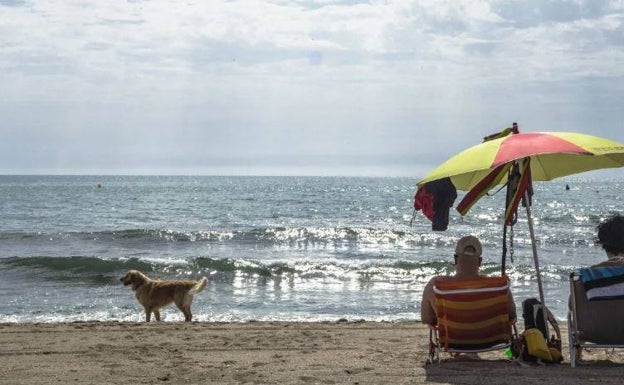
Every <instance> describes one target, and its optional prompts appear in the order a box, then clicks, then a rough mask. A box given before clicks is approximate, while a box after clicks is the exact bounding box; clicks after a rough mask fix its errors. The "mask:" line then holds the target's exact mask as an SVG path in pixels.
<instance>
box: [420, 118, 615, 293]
mask: <svg viewBox="0 0 624 385" xmlns="http://www.w3.org/2000/svg"><path fill="white" fill-rule="evenodd" d="M622 166H624V144H622V143H619V142H615V141H612V140H609V139H604V138H600V137H597V136H592V135H586V134H580V133H573V132H523V133H521V132H519V130H518V126H517V124H516V123H514V124H513V126H512V127H510V128H507V129H505V130H503V131H501V132H500V133H497V134H493V135H490V136H487V137H485V138H483V142H482V143H480V144H478V145H476V146H473V147H470V148H468V149H466V150H464V151H462V152H460V153H459V154H457V155H455V156H453V157H451V158H450V159H448V160H447V161H446V162H444V163H442V164H441V165H440V166H438V167H437V168H435V169H434V170H433V171H431V172H430V173H429V174H428V175H426V176H425V177H424V178H422V179H421V180H420V181H418V182H417V186H418V191H417V194H416V197H415V198H416V202H415V208H416V209H419V208H423V212H424V213H425V214H426V215H427V214H428V212H427V210H426V209H425V207H423V206H427V205H426V204H423V202H425V203H427V199H428V194H427V191H428V187H430V186H439V185H449V186H451V187H454V189H456V190H464V191H467V193H466V195H465V196H464V198H463V199H462V201H461V202H459V204H458V205H457V206H456V209H457V211H459V213H460V214H461V215H462V216H463V215H465V214H466V213H467V212H468V210H469V209H470V208H471V207H472V205H474V204H475V203H476V202H477V201H478V200H479V199H480V198H481V197H482V196H483V195H485V194H486V193H487V192H488V191H490V190H491V189H493V188H494V187H496V186H497V185H506V186H507V197H506V204H505V206H506V207H505V219H504V224H503V226H504V227H503V240H505V239H506V235H505V233H506V229H507V226H512V225H513V224H514V223H515V219H516V212H517V207H518V205H519V204H520V202H522V203H523V205H524V206H525V207H526V212H527V219H528V226H529V232H530V235H531V245H532V249H533V260H534V264H535V269H536V276H537V283H538V290H539V296H540V300H541V301H542V303H544V293H543V289H542V281H541V276H540V270H539V261H538V257H537V247H536V244H535V233H534V230H533V220H532V218H531V210H530V206H531V196H532V193H533V191H532V190H533V189H532V181H548V180H551V179H554V178H559V177H563V176H566V175H572V174H577V173H581V172H585V171H590V170H596V169H602V168H610V167H622ZM430 190H431V191H436V190H434V189H430ZM429 199H430V201H435V200H434V199H433V198H429ZM431 207H433V206H431V205H430V208H429V212H433V211H434V210H432V209H431ZM427 216H428V217H430V219H431V218H432V216H430V215H427ZM447 223H448V219H447ZM445 228H446V227H445V226H444V229H445ZM505 254H506V246H505V242H503V260H502V267H501V269H502V274H505Z"/></svg>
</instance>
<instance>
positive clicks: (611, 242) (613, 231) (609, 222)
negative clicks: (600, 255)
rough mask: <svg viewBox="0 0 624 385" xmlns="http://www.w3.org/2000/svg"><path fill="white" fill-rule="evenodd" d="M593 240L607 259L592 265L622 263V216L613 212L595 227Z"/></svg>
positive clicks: (617, 264)
mask: <svg viewBox="0 0 624 385" xmlns="http://www.w3.org/2000/svg"><path fill="white" fill-rule="evenodd" d="M596 230H597V234H596V239H595V242H596V244H598V245H601V246H602V249H603V250H604V251H605V253H607V260H606V261H604V262H601V263H599V264H597V265H594V266H593V267H602V266H619V265H624V217H623V216H621V215H620V214H615V215H613V216H611V217H609V218H608V219H606V220H605V221H603V222H601V223H600V224H599V225H598V227H596Z"/></svg>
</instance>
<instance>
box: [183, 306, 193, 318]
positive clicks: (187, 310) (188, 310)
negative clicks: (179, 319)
mask: <svg viewBox="0 0 624 385" xmlns="http://www.w3.org/2000/svg"><path fill="white" fill-rule="evenodd" d="M182 313H184V321H185V322H191V318H193V315H192V314H191V305H186V306H185V307H184V309H182Z"/></svg>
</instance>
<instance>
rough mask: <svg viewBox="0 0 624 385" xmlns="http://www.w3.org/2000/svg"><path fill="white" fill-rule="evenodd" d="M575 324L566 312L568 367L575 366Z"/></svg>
mask: <svg viewBox="0 0 624 385" xmlns="http://www.w3.org/2000/svg"><path fill="white" fill-rule="evenodd" d="M574 330H575V326H574V325H573V322H572V320H571V315H570V314H568V346H569V349H568V350H569V351H570V367H572V368H575V367H576V341H575V340H576V338H574V337H575V336H574Z"/></svg>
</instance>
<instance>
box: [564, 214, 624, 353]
mask: <svg viewBox="0 0 624 385" xmlns="http://www.w3.org/2000/svg"><path fill="white" fill-rule="evenodd" d="M594 242H595V243H596V245H600V246H602V249H603V250H604V251H605V253H606V254H607V260H606V261H603V262H600V263H598V264H596V265H592V266H591V267H613V266H624V217H623V216H621V215H620V214H615V215H612V216H611V217H609V218H607V219H605V220H604V221H602V222H600V224H599V225H598V226H597V227H596V237H595V238H594ZM577 298H578V297H577ZM588 304H589V301H588V299H587V298H578V299H577V300H576V304H575V307H576V309H577V311H587V307H588V306H589V305H588ZM598 305H600V303H598ZM568 307H569V308H570V309H573V306H572V296H570V298H569V299H568ZM592 311H593V312H594V313H593V315H594V316H593V317H591V320H592V321H587V320H586V321H585V325H584V326H585V328H586V329H590V330H601V329H602V326H601V324H600V323H601V322H602V321H603V319H611V318H612V317H613V318H618V317H619V316H618V315H617V314H620V313H621V311H622V310H621V309H620V308H618V307H610V308H608V309H606V310H604V311H603V312H601V313H600V315H597V314H596V313H595V312H596V311H597V310H596V309H595V308H594V309H593V310H592ZM619 318H621V317H619ZM594 321H595V322H596V324H593V323H592V322H594ZM579 342H582V341H581V339H580V338H579ZM574 353H575V360H576V361H577V362H581V361H582V359H583V349H580V348H579V349H576V350H575V351H574Z"/></svg>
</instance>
